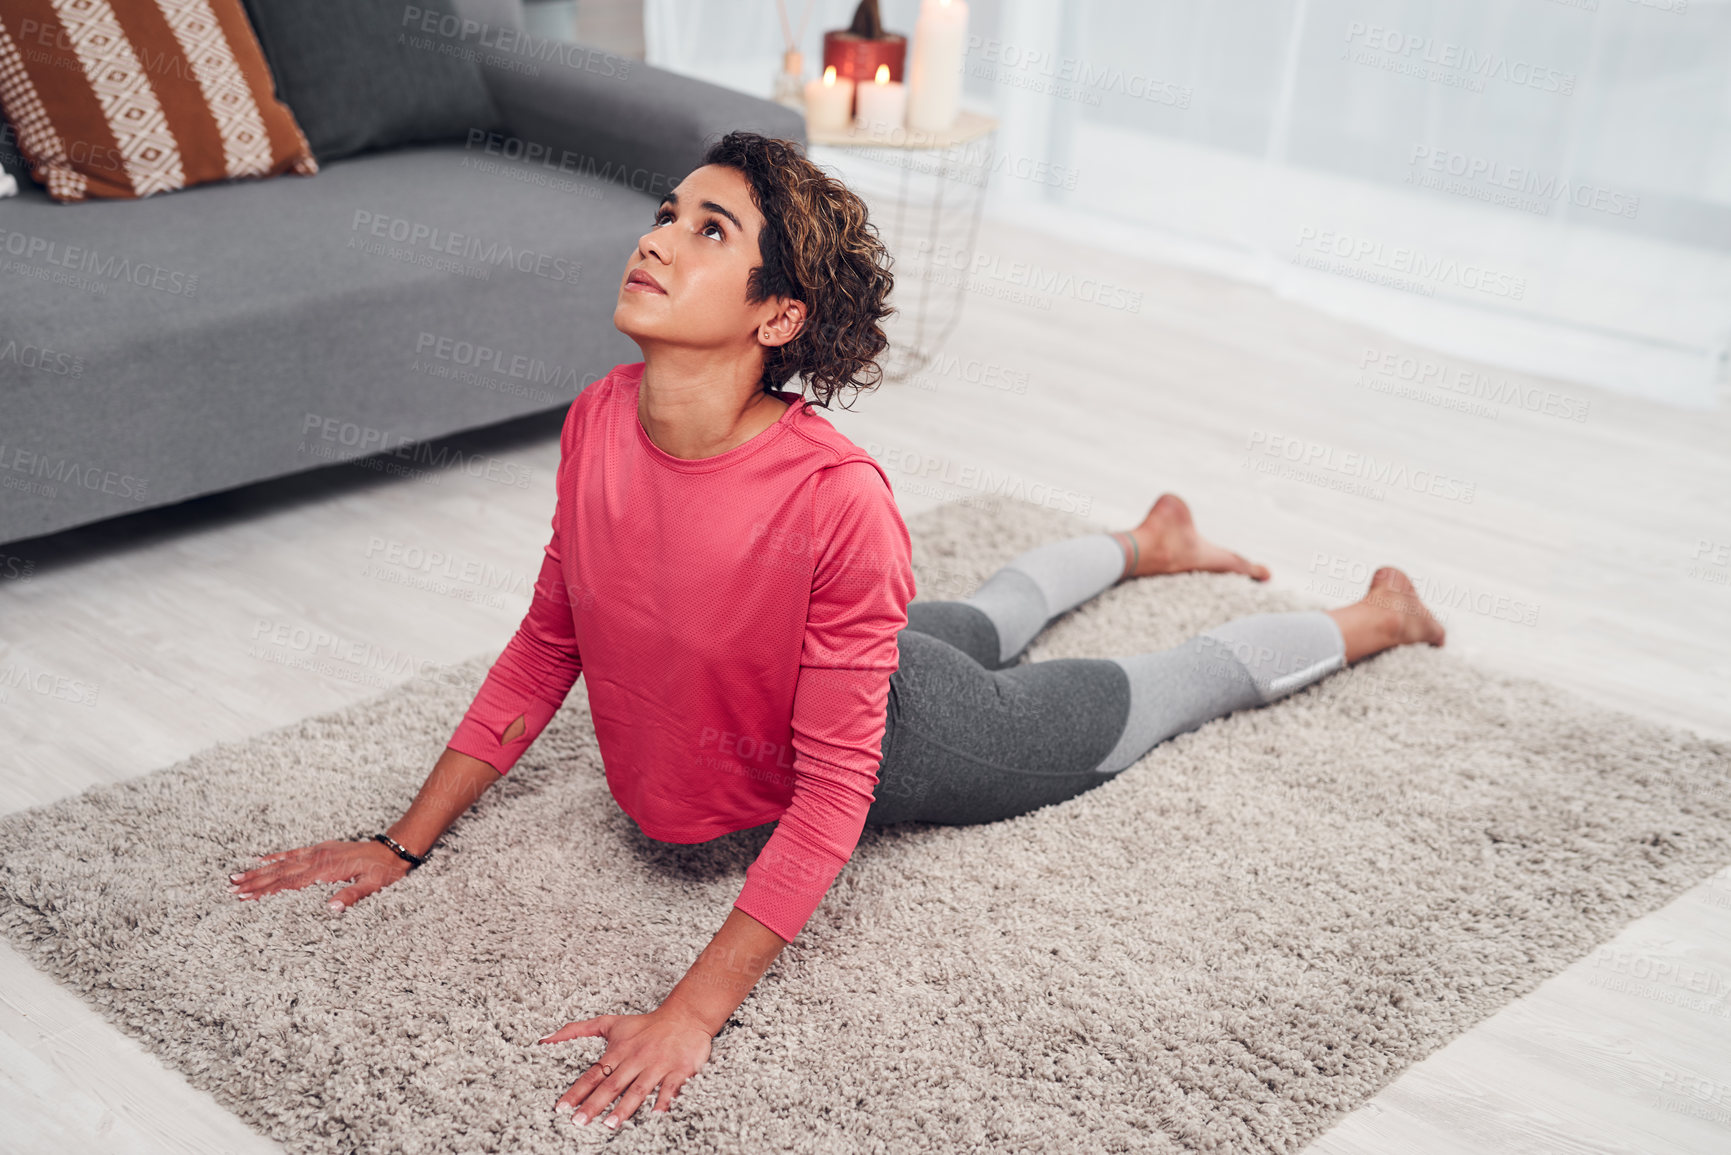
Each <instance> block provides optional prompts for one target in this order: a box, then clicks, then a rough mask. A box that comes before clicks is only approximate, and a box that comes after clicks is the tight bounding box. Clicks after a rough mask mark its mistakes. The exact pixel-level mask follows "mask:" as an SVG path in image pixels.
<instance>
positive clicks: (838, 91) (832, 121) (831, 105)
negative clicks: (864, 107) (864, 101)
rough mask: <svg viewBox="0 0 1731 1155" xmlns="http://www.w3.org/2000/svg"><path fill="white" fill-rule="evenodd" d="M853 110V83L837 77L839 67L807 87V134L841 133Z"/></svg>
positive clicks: (833, 66) (832, 68)
mask: <svg viewBox="0 0 1731 1155" xmlns="http://www.w3.org/2000/svg"><path fill="white" fill-rule="evenodd" d="M852 111H853V81H852V80H851V79H849V78H848V77H846V76H839V77H838V76H837V75H836V74H835V65H833V64H832V65H830V66H829V67H828V68H826V69H824V70H823V78H822V79H820V80H813V81H811V82H810V83H808V84H807V85H806V86H805V129H806V131H807V132H812V131H819V132H840V131H841V130H842V129H844V128H846V127H847V119H848V114H849V113H850V112H852Z"/></svg>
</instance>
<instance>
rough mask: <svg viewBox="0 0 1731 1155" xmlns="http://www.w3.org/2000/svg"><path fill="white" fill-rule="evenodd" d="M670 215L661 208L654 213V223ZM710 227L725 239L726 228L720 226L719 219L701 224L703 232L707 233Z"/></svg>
mask: <svg viewBox="0 0 1731 1155" xmlns="http://www.w3.org/2000/svg"><path fill="white" fill-rule="evenodd" d="M672 215H673V214H672V213H670V212H668V211H667V210H666V209H662V210H661V211H660V212H658V213H656V214H655V223H656V224H657V225H659V224H661V222H663V221H665V220H667V219H668V218H670V217H671V216H672ZM710 229H714V230H715V231H716V232H718V233H720V234H721V239H722V240H726V239H727V230H725V229H723V228H722V227H721V222H720V221H717V220H711V221H710V222H709V223H707V224H705V225H704V226H703V231H704V232H706V233H707V232H708V231H709V230H710Z"/></svg>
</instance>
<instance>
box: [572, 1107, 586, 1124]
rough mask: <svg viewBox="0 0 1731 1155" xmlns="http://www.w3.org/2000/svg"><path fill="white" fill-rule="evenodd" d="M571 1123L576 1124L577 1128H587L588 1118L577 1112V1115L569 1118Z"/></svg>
mask: <svg viewBox="0 0 1731 1155" xmlns="http://www.w3.org/2000/svg"><path fill="white" fill-rule="evenodd" d="M571 1121H572V1122H573V1123H575V1124H577V1125H578V1126H579V1127H587V1126H589V1116H587V1115H585V1114H583V1112H581V1111H579V1112H577V1114H575V1115H573V1116H571Z"/></svg>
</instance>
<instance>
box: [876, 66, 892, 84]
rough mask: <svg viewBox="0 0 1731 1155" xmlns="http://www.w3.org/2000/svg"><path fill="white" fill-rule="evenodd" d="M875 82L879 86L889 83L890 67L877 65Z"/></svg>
mask: <svg viewBox="0 0 1731 1155" xmlns="http://www.w3.org/2000/svg"><path fill="white" fill-rule="evenodd" d="M877 82H878V83H879V84H888V83H889V82H890V66H889V65H887V64H880V65H878V75H877Z"/></svg>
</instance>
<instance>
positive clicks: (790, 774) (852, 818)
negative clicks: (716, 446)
mask: <svg viewBox="0 0 1731 1155" xmlns="http://www.w3.org/2000/svg"><path fill="white" fill-rule="evenodd" d="M643 369H644V364H643V362H637V363H635V364H630V365H620V366H618V367H617V368H615V369H614V370H613V371H612V372H611V373H609V374H608V375H607V376H606V377H604V378H602V379H601V380H600V381H597V382H596V383H595V384H593V385H591V386H589V387H588V388H587V389H585V390H584V391H583V392H582V394H580V395H579V396H578V398H577V399H576V400H575V401H574V402H572V404H571V408H570V410H569V412H568V413H567V414H566V416H565V425H564V429H563V431H562V433H561V434H560V461H559V473H558V478H557V481H556V489H557V493H558V499H557V504H556V508H555V510H554V514H553V536H552V539H551V540H550V541H549V542H548V543H547V547H546V550H545V555H546V556H545V557H544V558H543V560H542V565H541V571H540V575H539V577H538V578H537V580H536V583H535V591H534V596H533V600H532V602H531V604H530V607H529V611H528V613H527V614H526V615H525V616H524V618H523V622H522V625H521V626H519V627H518V629H517V632H516V634H515V635H514V636H513V637H512V638H511V640H510V642H509V644H508V645H507V646H506V647H505V650H504V652H503V653H502V654H500V656H499V659H498V661H497V662H495V663H494V664H493V667H492V669H491V670H490V671H489V672H488V674H487V678H486V680H485V681H484V682H483V683H482V685H481V688H480V690H479V691H478V692H477V694H476V696H475V699H474V701H473V703H472V704H471V705H470V706H469V709H468V711H467V712H466V713H465V714H464V716H463V719H462V721H461V723H459V725H458V726H457V729H456V732H455V733H454V734H453V736H452V737H451V740H450V742H449V743H448V745H449V746H450V748H451V749H453V750H457V751H460V752H462V753H464V754H468V755H471V756H472V757H475V758H479V759H480V760H482V761H484V762H487V763H489V764H491V765H492V766H493V768H494V769H496V770H498V771H499V773H500V774H505V773H507V772H509V771H510V769H511V767H512V765H514V764H515V763H516V761H517V759H518V758H520V757H521V756H522V754H523V752H524V751H525V750H526V749H528V747H529V745H530V744H531V743H532V742H534V740H535V738H536V737H537V736H538V735H539V734H540V733H541V731H542V730H543V729H544V728H545V727H546V726H547V723H548V722H549V721H551V720H552V718H553V715H554V713H555V712H556V711H557V710H558V709H559V706H560V705H561V704H562V703H563V702H564V700H565V696H566V695H567V694H568V693H569V692H570V690H571V686H572V685H573V683H575V682H576V680H577V676H578V674H579V673H583V674H586V675H588V676H587V679H586V682H587V687H588V693H589V706H590V713H591V715H592V717H593V718H594V723H595V737H596V741H597V743H598V745H599V747H600V751H601V758H602V763H603V765H604V766H605V768H606V774H607V785H608V788H609V789H610V790H611V791H612V792H613V797H614V799H615V800H617V801H618V803H619V806H620V808H621V809H623V810H624V811H625V813H627V814H629V815H630V816H631V817H632V819H633V820H635V821H636V823H637V825H638V827H639V828H640V829H641V830H642V831H643V833H644V834H646V835H648V836H649V837H651V838H655V839H659V840H661V841H664V842H705V841H708V840H709V839H712V838H716V837H719V836H720V835H723V834H727V833H729V832H731V831H735V830H742V829H745V828H747V827H752V826H759V825H762V824H764V823H767V822H774V821H777V820H779V822H778V824H777V826H776V829H775V831H774V832H773V833H772V834H771V835H770V837H769V840H768V842H767V843H765V845H764V848H763V851H762V852H761V853H760V854H759V855H758V857H757V859H756V860H755V861H754V862H753V863H752V864H751V866H750V867H749V868H747V870H746V876H745V884H744V887H743V889H742V890H741V891H740V894H739V897H738V899H737V900H736V901H735V902H734V906H735V907H737V908H738V909H740V910H743V911H744V912H745V913H746V914H748V915H750V916H751V917H752V918H755V919H756V920H757V921H759V922H761V923H763V924H764V925H765V926H767V927H769V928H770V929H771V930H773V931H774V932H775V933H776V934H777V935H779V936H781V938H783V939H785V940H790V941H791V940H792V939H793V938H794V936H796V935H797V934H798V933H799V931H800V930H801V929H802V928H803V927H804V926H805V924H806V922H807V921H808V920H809V919H810V918H811V915H812V912H813V911H815V910H816V909H817V906H818V903H819V902H820V901H822V899H823V896H824V894H825V893H826V892H827V891H828V890H829V887H830V885H831V883H833V882H834V881H835V877H836V875H837V874H839V873H840V872H841V869H842V867H843V866H844V865H846V863H847V860H848V859H849V858H850V857H851V856H852V854H853V850H854V846H855V845H856V844H857V842H858V841H859V836H860V832H861V830H862V829H863V828H864V826H865V816H866V811H867V809H868V808H869V807H870V806H871V803H872V800H873V797H874V790H875V788H876V786H877V782H878V778H877V769H878V765H879V762H880V760H881V754H882V742H883V735H884V724H885V710H886V708H887V703H888V697H889V680H890V675H891V674H892V673H893V672H894V671H895V669H896V667H897V663H898V652H897V646H896V634H897V632H898V631H900V630H901V629H902V627H903V626H905V625H906V624H907V605H908V602H909V601H910V600H911V599H912V598H913V596H914V577H913V567H912V548H911V543H910V541H909V538H908V531H907V527H906V526H905V525H904V524H903V522H902V518H901V514H900V513H899V511H898V510H897V509H896V505H895V498H894V496H893V494H892V493H891V490H890V484H889V477H888V475H886V474H885V473H884V471H883V468H882V467H881V466H880V465H879V464H878V463H877V462H876V461H875V460H873V459H872V458H871V456H870V455H868V454H867V453H866V452H865V451H864V450H862V449H860V448H859V447H858V446H857V445H855V444H854V443H853V442H851V441H849V440H848V439H847V438H846V437H844V436H843V435H842V434H841V433H840V432H839V431H838V430H837V429H836V428H835V427H834V426H833V425H831V424H830V423H829V421H828V420H826V419H825V418H824V417H823V416H822V414H821V413H819V412H818V411H817V410H815V409H812V408H811V407H809V406H808V405H807V404H806V402H805V399H804V398H803V397H799V396H796V395H794V394H790V393H786V392H782V393H780V394H779V396H780V397H781V398H782V399H783V400H786V401H789V402H790V403H791V404H790V406H789V408H788V409H787V410H786V412H784V413H783V414H782V415H781V418H780V420H778V421H777V422H776V423H775V424H774V425H772V426H770V427H769V428H768V429H766V430H764V431H763V432H761V433H759V434H757V435H756V436H755V437H753V438H751V439H750V440H749V441H746V442H745V443H744V444H742V445H738V446H735V447H734V448H732V449H730V450H728V451H727V452H725V453H721V454H718V455H716V456H713V457H704V458H699V459H697V460H686V459H684V458H679V457H674V456H673V455H672V454H670V453H668V452H666V451H665V450H663V449H661V448H660V447H659V446H657V445H656V444H655V443H654V442H653V441H651V440H650V439H649V435H648V434H647V433H646V432H645V431H644V429H643V425H642V423H641V422H640V421H639V420H638V417H637V396H638V387H639V384H640V383H641V381H642V377H643ZM519 717H521V718H522V719H523V727H522V731H521V733H520V734H518V735H517V736H516V737H514V738H513V739H512V740H511V741H508V742H503V741H501V738H502V737H503V736H504V734H505V733H506V731H507V730H508V729H509V728H510V726H511V724H512V723H513V722H514V721H515V720H516V719H517V718H519Z"/></svg>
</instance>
